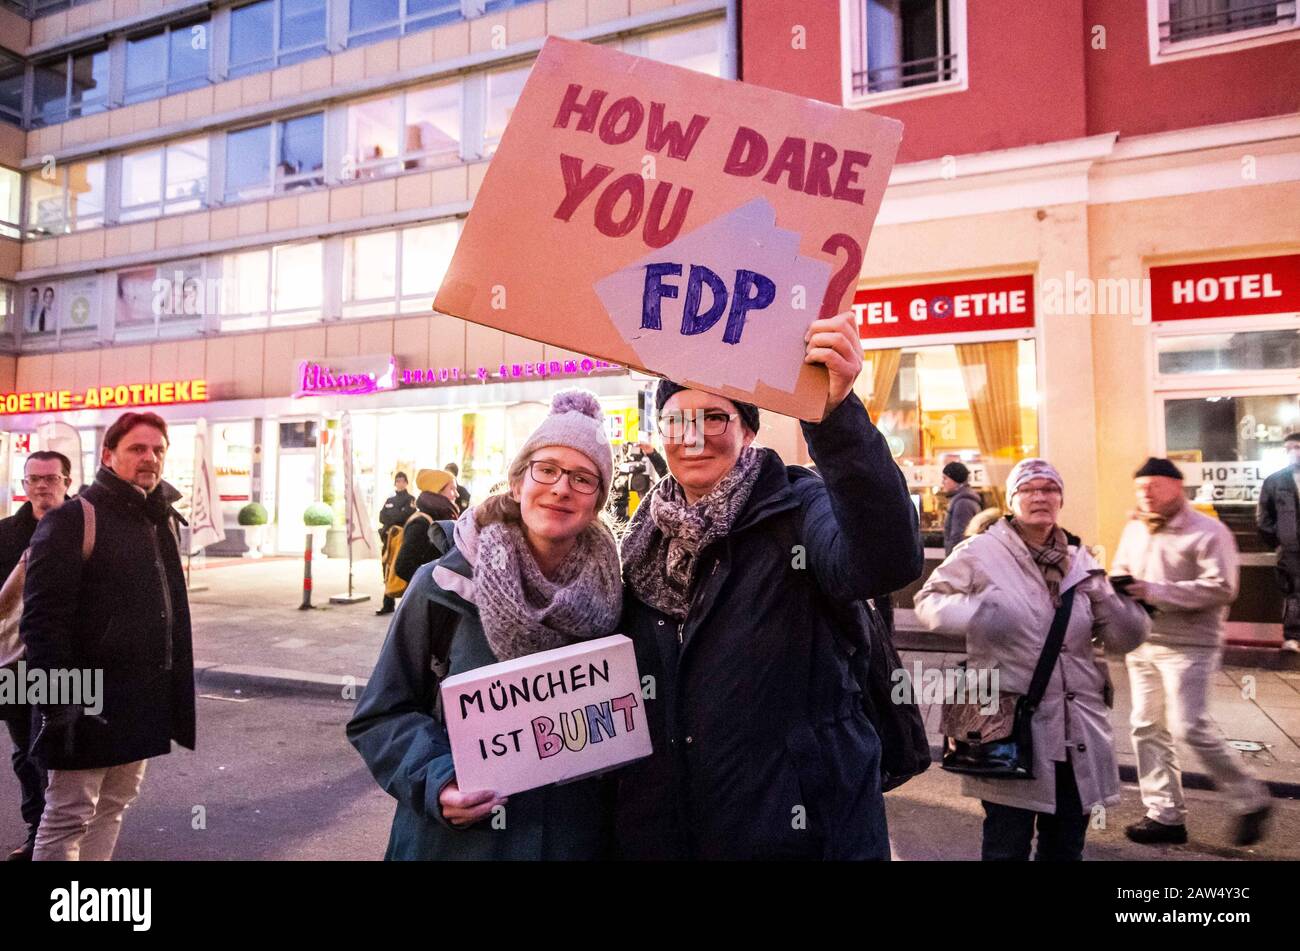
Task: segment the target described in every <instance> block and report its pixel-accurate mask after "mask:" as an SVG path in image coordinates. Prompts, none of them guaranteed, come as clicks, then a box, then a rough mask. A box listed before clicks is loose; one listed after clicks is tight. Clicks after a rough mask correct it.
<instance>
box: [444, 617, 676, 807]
mask: <svg viewBox="0 0 1300 951" xmlns="http://www.w3.org/2000/svg"><path fill="white" fill-rule="evenodd" d="M442 709H443V718H444V719H445V721H446V724H447V733H448V736H449V737H450V739H451V756H452V761H453V763H454V764H455V767H456V783H457V785H459V786H460V789H461V791H462V792H470V791H481V790H491V791H493V792H495V793H497V794H498V795H501V796H508V795H511V794H512V793H517V792H523V791H524V790H527V789H536V788H537V787H539V786H545V785H547V784H549V783H558V782H562V781H564V780H567V779H575V778H577V777H579V776H585V775H588V774H590V773H598V772H601V771H603V770H607V769H610V768H612V767H614V766H618V765H620V764H622V763H626V762H629V761H630V760H635V759H640V758H641V757H643V756H649V755H650V731H649V728H648V726H647V724H646V716H645V706H644V701H643V700H642V697H641V681H640V678H639V676H638V675H637V669H636V656H635V654H634V652H633V648H632V642H631V641H630V640H629V639H628V638H626V637H624V636H623V635H621V634H615V635H613V636H612V637H602V638H599V639H598V640H594V641H586V642H584V643H581V644H574V645H572V646H570V647H561V648H558V649H556V650H550V651H540V652H539V653H536V654H530V655H529V656H527V657H519V658H516V659H515V660H508V661H505V662H504V663H500V664H491V665H489V666H487V667H479V668H476V669H475V670H469V671H466V672H465V673H463V674H457V675H455V676H454V677H448V678H447V679H445V680H444V681H443V682H442Z"/></svg>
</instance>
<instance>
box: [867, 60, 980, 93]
mask: <svg viewBox="0 0 1300 951" xmlns="http://www.w3.org/2000/svg"><path fill="white" fill-rule="evenodd" d="M956 78H957V54H956V53H946V54H944V55H942V56H931V57H928V58H926V59H913V60H907V61H906V62H902V63H895V64H893V65H891V66H880V67H877V68H875V69H864V70H855V71H854V73H853V92H854V94H855V95H858V96H863V95H866V94H867V93H874V92H888V91H890V90H893V89H910V88H912V87H913V86H926V85H929V84H931V83H942V82H947V81H949V80H952V79H956Z"/></svg>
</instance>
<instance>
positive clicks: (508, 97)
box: [483, 63, 533, 158]
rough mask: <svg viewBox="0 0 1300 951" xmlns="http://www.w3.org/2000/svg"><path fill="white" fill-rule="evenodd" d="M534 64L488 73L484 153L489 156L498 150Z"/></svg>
mask: <svg viewBox="0 0 1300 951" xmlns="http://www.w3.org/2000/svg"><path fill="white" fill-rule="evenodd" d="M532 68H533V67H532V64H531V63H530V64H529V65H527V66H521V67H519V68H517V69H506V70H502V71H500V72H496V73H488V77H487V121H486V123H485V125H484V129H483V155H484V157H485V158H486V157H488V156H490V155H492V153H494V152H495V151H496V150H497V146H498V145H499V144H500V143H501V135H502V134H503V133H504V132H505V131H506V124H507V123H509V122H510V116H511V114H512V113H513V112H514V111H515V103H517V102H518V101H519V94H520V93H521V92H523V90H524V83H525V82H527V80H528V74H529V73H530V72H532Z"/></svg>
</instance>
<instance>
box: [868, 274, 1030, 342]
mask: <svg viewBox="0 0 1300 951" xmlns="http://www.w3.org/2000/svg"><path fill="white" fill-rule="evenodd" d="M853 313H854V315H855V316H856V317H857V320H858V330H859V333H860V334H861V336H862V339H863V340H877V339H881V338H892V337H913V336H919V335H930V334H951V333H970V332H972V331H982V330H1021V329H1025V328H1028V327H1033V326H1034V278H1033V276H1032V275H1029V274H1024V275H1017V276H1015V277H988V278H979V279H976V280H969V281H945V282H943V283H940V284H907V285H903V286H901V287H872V288H865V289H863V290H859V291H858V292H857V293H856V294H854V295H853Z"/></svg>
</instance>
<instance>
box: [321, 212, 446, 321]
mask: <svg viewBox="0 0 1300 951" xmlns="http://www.w3.org/2000/svg"><path fill="white" fill-rule="evenodd" d="M459 235H460V221H459V219H450V220H447V221H439V222H435V223H434V224H428V225H417V226H415V227H412V228H403V229H401V230H397V231H380V232H375V233H373V234H364V235H355V236H352V237H349V238H348V239H347V240H346V241H345V242H344V244H343V262H344V270H343V275H344V276H343V316H344V317H370V316H376V315H380V314H392V313H394V312H395V311H398V312H401V313H427V312H428V311H429V310H430V309H431V308H432V307H433V296H434V294H435V293H436V292H437V290H438V287H439V285H441V284H442V279H443V276H444V275H445V274H446V273H447V267H448V266H449V265H450V264H451V256H452V252H454V251H455V249H456V241H457V238H458V237H459ZM399 288H400V294H399V293H398V289H399Z"/></svg>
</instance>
